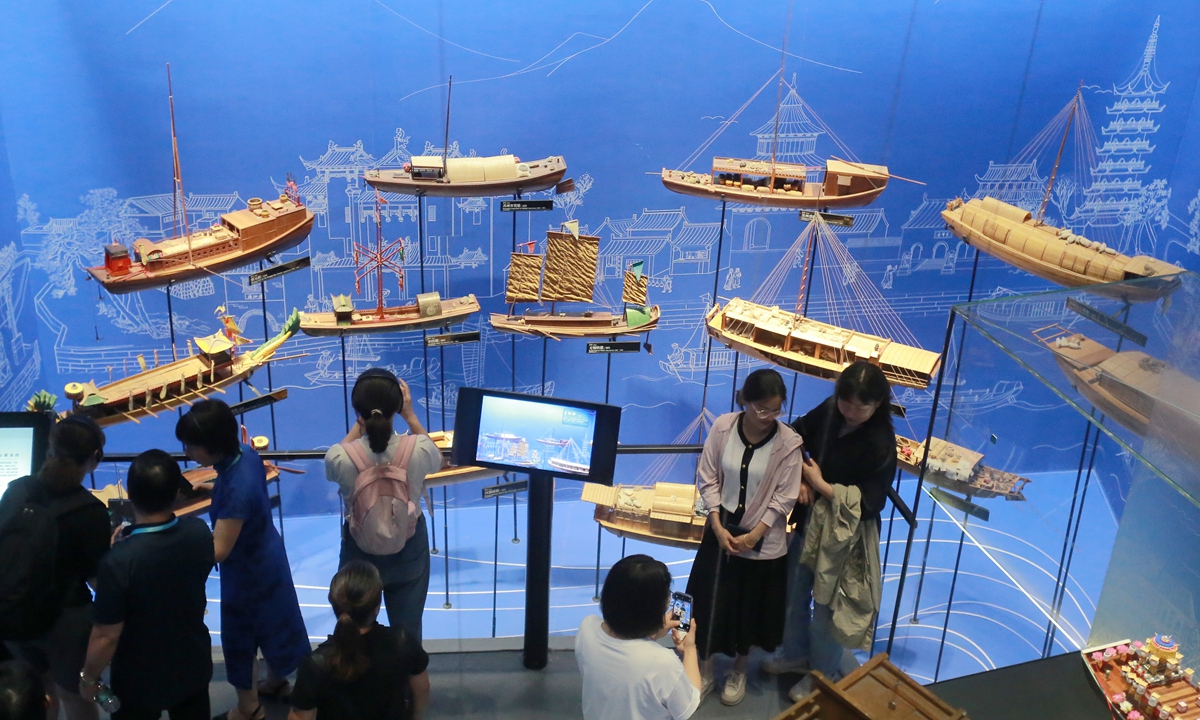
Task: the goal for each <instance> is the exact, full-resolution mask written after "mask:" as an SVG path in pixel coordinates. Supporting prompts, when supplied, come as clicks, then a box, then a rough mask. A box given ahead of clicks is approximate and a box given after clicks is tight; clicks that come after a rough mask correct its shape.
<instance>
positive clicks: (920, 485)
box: [884, 308, 956, 655]
mask: <svg viewBox="0 0 1200 720" xmlns="http://www.w3.org/2000/svg"><path fill="white" fill-rule="evenodd" d="M955 316H956V313H955V311H954V309H953V308H951V309H950V321H949V322H947V323H946V339H945V340H944V341H943V342H942V357H943V358H944V357H946V353H947V352H949V349H950V338H951V337H952V336H953V334H954V321H955V319H956V317H955ZM945 374H946V363H945V362H943V363H942V366H941V367H940V368H939V369H938V381H937V386H936V387H935V388H934V391H933V407H932V408H930V410H929V430H928V435H926V437H925V461H923V462H922V463H921V474H920V475H918V476H917V491H916V493H915V494H914V497H913V505H912V511H913V515H916V514H917V510H918V508H919V507H920V504H921V491H922V490H923V489H924V486H925V469H926V467H927V466H928V459H929V438H930V437H932V436H933V423H934V421H935V420H936V419H937V410H938V401H939V400H940V399H941V395H942V380H943V379H944V378H945ZM916 531H917V528H916V526H915V525H910V526H909V527H908V540H907V541H906V542H905V545H904V561H903V562H902V563H901V564H900V577H899V578H898V580H897V585H896V607H895V609H894V610H893V611H892V627H891V629H890V630H889V631H888V642H887V647H886V648H885V649H884V652H886V653H887V654H888V655H891V654H892V645H893V644H894V643H895V641H896V621H897V619H898V618H899V617H900V603H901V601H902V600H903V599H904V581H905V576H906V575H907V574H908V561H909V559H910V557H911V555H912V542H913V535H914V534H915V533H916Z"/></svg>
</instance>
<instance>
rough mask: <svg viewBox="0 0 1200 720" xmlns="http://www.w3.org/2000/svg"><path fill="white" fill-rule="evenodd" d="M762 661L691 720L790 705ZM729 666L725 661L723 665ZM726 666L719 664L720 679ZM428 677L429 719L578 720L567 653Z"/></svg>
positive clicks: (466, 666)
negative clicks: (733, 694)
mask: <svg viewBox="0 0 1200 720" xmlns="http://www.w3.org/2000/svg"><path fill="white" fill-rule="evenodd" d="M764 657H765V655H763V654H762V653H759V652H755V653H754V654H752V655H751V668H752V671H751V672H750V673H749V676H748V679H749V682H748V683H747V687H746V699H745V700H743V701H742V702H741V704H740V705H737V706H734V707H726V706H724V705H722V704H721V701H720V699H719V697H718V695H719V693H720V688H719V686H718V689H717V690H716V691H714V692H713V693H712V694H711V695H709V696H708V698H706V699H705V700H704V702H703V703H701V705H700V709H699V710H698V711H697V712H696V714H695V715H693V716H692V717H694V718H755V719H759V718H761V719H762V720H768V719H769V718H773V717H775V716H776V715H778V714H779V713H780V712H782V711H783V710H784V709H785V708H787V707H789V706H790V705H791V702H790V701H789V700H788V699H787V691H788V689H789V688H790V687H791V685H792V683H794V682H796V681H797V680H799V677H798V676H794V675H789V676H786V677H784V678H776V677H771V676H768V675H764V674H763V673H762V672H760V671H759V670H758V665H759V663H760V662H761V661H762V659H763V658H764ZM726 662H728V661H726ZM727 667H728V665H727V664H722V663H721V662H720V661H718V664H717V675H718V679H720V678H721V677H723V673H724V669H725V668H727ZM429 677H430V681H431V683H432V685H433V693H432V694H433V702H432V705H431V707H430V710H429V714H428V716H427V717H429V718H478V719H483V718H487V719H488V720H492V719H495V720H508V719H509V718H511V719H512V720H517V719H518V718H520V719H521V720H526V719H529V720H538V719H541V718H547V719H548V718H555V719H556V720H558V719H560V718H561V719H565V718H582V717H583V713H582V711H581V708H580V694H581V686H582V680H581V678H580V676H579V670H578V669H577V668H576V666H575V654H574V653H573V652H571V651H569V650H555V651H552V652H551V653H550V663H549V665H547V667H546V668H545V669H544V670H540V671H531V670H526V669H525V668H524V667H522V666H521V653H520V652H519V651H503V652H471V653H444V654H435V655H431V656H430V662H429ZM224 679H225V667H224V665H217V667H216V669H215V676H214V678H213V684H212V689H211V693H212V711H213V713H214V714H218V713H222V712H225V711H226V710H228V709H230V708H231V707H233V705H234V701H235V699H234V694H233V688H232V687H231V686H230V685H229V684H228V683H226V682H224ZM265 705H266V708H267V718H268V719H269V720H284V718H286V717H287V708H286V707H285V706H283V705H279V704H272V703H266V704H265Z"/></svg>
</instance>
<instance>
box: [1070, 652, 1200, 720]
mask: <svg viewBox="0 0 1200 720" xmlns="http://www.w3.org/2000/svg"><path fill="white" fill-rule="evenodd" d="M1081 654H1082V655H1083V659H1084V661H1085V662H1086V663H1087V666H1088V669H1089V670H1090V671H1091V676H1092V679H1093V680H1095V682H1096V684H1097V685H1099V687H1100V690H1101V692H1102V693H1103V694H1104V697H1105V699H1106V700H1107V701H1108V704H1109V707H1110V708H1111V709H1112V712H1113V714H1114V716H1115V717H1117V718H1120V719H1121V720H1151V718H1159V717H1168V716H1169V717H1170V718H1171V720H1200V695H1198V693H1200V677H1197V676H1196V674H1195V672H1193V670H1192V669H1191V668H1184V667H1183V666H1182V664H1181V663H1182V661H1183V654H1182V653H1180V652H1179V646H1178V644H1177V643H1176V642H1175V641H1174V640H1173V639H1172V638H1171V636H1169V635H1157V636H1155V637H1152V638H1146V640H1145V641H1144V642H1143V641H1140V640H1139V641H1135V642H1130V641H1128V640H1121V641H1119V642H1116V643H1110V644H1107V645H1100V646H1097V647H1091V648H1087V649H1085V650H1083V651H1082V653H1081ZM1164 710H1165V711H1166V712H1167V713H1168V715H1162V714H1161V713H1162V712H1163V711H1164Z"/></svg>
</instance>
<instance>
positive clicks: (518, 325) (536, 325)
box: [491, 305, 661, 338]
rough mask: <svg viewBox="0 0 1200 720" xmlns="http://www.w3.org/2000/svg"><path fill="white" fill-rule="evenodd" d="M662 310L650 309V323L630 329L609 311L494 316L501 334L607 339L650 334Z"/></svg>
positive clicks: (493, 325)
mask: <svg viewBox="0 0 1200 720" xmlns="http://www.w3.org/2000/svg"><path fill="white" fill-rule="evenodd" d="M660 315H661V311H660V310H659V307H658V306H657V305H655V306H653V307H651V308H650V320H649V321H648V322H646V323H645V324H642V325H637V326H635V327H629V323H628V322H626V320H625V318H623V317H621V316H618V315H613V314H612V313H609V312H593V313H559V314H556V315H551V314H549V313H544V314H539V313H526V314H524V315H502V314H500V313H492V316H491V323H492V327H493V328H495V329H496V330H499V331H501V332H510V333H521V334H523V335H537V336H540V337H553V338H606V337H612V336H613V335H636V334H639V333H646V332H650V331H651V330H653V329H654V328H656V327H658V318H659V316H660Z"/></svg>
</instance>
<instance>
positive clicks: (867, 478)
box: [763, 361, 896, 697]
mask: <svg viewBox="0 0 1200 720" xmlns="http://www.w3.org/2000/svg"><path fill="white" fill-rule="evenodd" d="M890 398H891V387H890V385H889V384H888V381H887V378H886V377H885V376H884V374H883V371H882V370H880V369H879V368H878V367H876V366H875V365H871V364H870V363H866V362H861V361H860V362H856V363H854V364H852V365H851V366H850V367H848V368H847V369H846V370H845V371H844V372H843V373H842V374H841V376H840V377H839V378H838V380H837V383H836V385H835V386H834V394H833V396H832V397H830V398H828V399H826V400H825V401H824V402H822V403H821V404H820V405H818V406H817V407H815V408H813V409H812V410H810V411H809V412H808V414H806V415H804V416H803V417H801V418H798V419H796V420H795V421H794V422H793V423H792V427H793V428H795V430H796V432H798V433H800V435H801V437H803V438H804V446H805V448H807V449H808V451H809V453H810V454H811V459H810V460H806V462H805V465H804V487H803V488H802V490H801V493H800V502H801V503H804V505H800V504H797V506H796V511H795V513H794V514H793V518H792V520H793V522H796V523H797V526H796V531H795V532H793V533H792V537H791V540H790V541H789V546H788V589H787V593H788V598H787V605H788V608H787V624H786V627H785V630H784V637H783V647H782V653H781V655H778V656H776V657H774V658H771V659H769V660H767V661H766V662H765V663H764V664H763V669H764V670H765V671H767V672H768V673H771V674H783V673H790V672H799V673H807V672H808V671H809V670H810V669H812V670H820V671H821V672H822V673H823V674H824V675H825V676H827V677H829V678H831V679H837V678H839V677H840V676H841V673H840V670H839V666H840V665H841V660H842V656H843V648H842V647H841V646H840V645H839V644H838V643H837V642H836V641H835V640H834V639H833V638H832V637H831V636H830V635H829V629H830V626H831V624H832V613H831V612H830V609H829V607H828V606H826V605H820V604H816V603H813V601H812V590H813V581H814V575H813V571H812V569H811V568H809V567H807V566H806V565H803V564H802V563H801V562H800V554H801V551H802V549H803V547H804V535H805V533H804V531H805V520H806V519H807V516H808V512H807V511H808V508H807V507H806V506H807V504H808V503H809V502H811V501H812V500H815V499H816V497H817V495H821V496H824V497H827V498H828V497H832V496H833V492H834V490H833V486H834V485H845V486H854V487H857V488H858V489H859V491H860V492H861V495H862V498H861V501H860V505H859V507H860V509H861V517H860V522H874V523H879V522H880V511H882V510H883V506H884V503H885V501H886V499H887V488H888V485H889V484H890V483H891V482H892V480H893V478H894V477H895V475H896V433H895V431H894V430H893V429H892V417H891V402H890ZM876 551H877V549H876ZM809 683H811V680H810V679H809V678H805V679H804V680H802V681H801V682H800V683H798V684H797V686H796V687H793V688H792V693H791V694H792V695H793V696H794V697H795V696H797V695H799V696H803V695H804V694H807V692H808V690H807V689H806V686H807V684H809Z"/></svg>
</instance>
